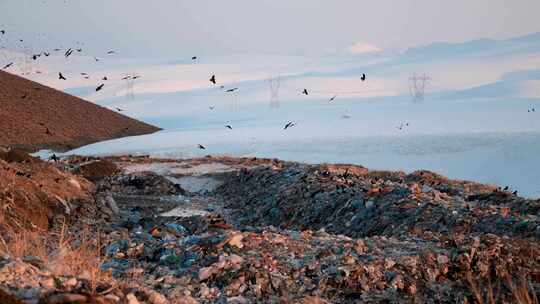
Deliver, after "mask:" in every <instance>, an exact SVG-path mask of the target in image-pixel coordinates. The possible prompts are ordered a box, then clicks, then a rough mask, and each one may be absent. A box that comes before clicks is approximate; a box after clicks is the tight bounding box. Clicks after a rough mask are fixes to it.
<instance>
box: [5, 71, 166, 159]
mask: <svg viewBox="0 0 540 304" xmlns="http://www.w3.org/2000/svg"><path fill="white" fill-rule="evenodd" d="M0 130H1V131H0V146H11V147H19V148H23V149H25V150H29V151H36V150H39V149H53V150H57V151H66V150H70V149H74V148H77V147H80V146H84V145H87V144H91V143H94V142H98V141H103V140H108V139H113V138H120V137H125V136H134V135H142V134H149V133H153V132H157V131H159V130H160V129H159V128H157V127H154V126H151V125H149V124H146V123H144V122H140V121H138V120H135V119H132V118H129V117H126V116H124V115H121V114H119V113H116V112H114V111H111V110H109V109H106V108H103V107H100V106H98V105H96V104H93V103H91V102H88V101H85V100H83V99H80V98H77V97H74V96H71V95H69V94H66V93H63V92H60V91H57V90H55V89H52V88H49V87H46V86H44V85H41V84H39V83H36V82H33V81H30V80H27V79H24V78H21V77H19V76H15V75H12V74H9V73H6V72H3V71H0Z"/></svg>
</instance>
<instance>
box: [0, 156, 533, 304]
mask: <svg viewBox="0 0 540 304" xmlns="http://www.w3.org/2000/svg"><path fill="white" fill-rule="evenodd" d="M88 161H91V162H94V161H99V160H96V159H92V160H89V159H84V158H76V157H74V158H70V159H67V160H65V163H64V165H65V164H69V166H70V167H71V168H77V167H78V166H79V164H81V163H88ZM106 161H108V162H111V163H114V164H115V165H116V166H118V168H119V169H120V170H123V171H122V172H123V173H115V174H109V176H106V177H104V178H101V179H100V180H99V181H98V182H96V185H95V189H96V190H95V191H96V193H95V194H94V197H95V201H96V207H95V208H94V209H95V210H94V211H93V212H94V213H93V217H92V219H91V220H90V219H87V218H86V219H84V218H83V219H81V221H85V223H87V224H88V223H91V225H93V226H94V227H99V231H100V233H101V234H100V235H101V237H100V241H101V242H102V246H101V247H100V248H101V250H98V251H99V253H100V259H101V261H100V263H99V269H100V271H101V272H102V273H103V274H105V277H107V278H108V279H107V280H102V281H100V282H99V284H97V285H98V286H90V285H96V284H91V282H92V280H91V277H90V276H88V275H87V274H86V275H85V274H84V273H83V274H79V275H76V276H62V275H58V274H56V273H54V271H50V270H49V269H48V268H49V267H48V266H47V263H45V262H44V261H43V262H40V261H39V260H38V259H35V258H31V257H27V258H26V259H24V258H23V259H21V258H14V257H10V256H3V257H1V258H0V300H1V299H2V292H1V290H4V291H6V292H8V293H10V294H12V295H15V296H17V297H18V298H19V299H22V300H24V303H38V302H39V301H41V302H39V303H69V302H70V301H71V302H77V301H78V302H79V303H130V304H133V303H134V304H136V303H152V304H164V303H190V304H191V303H483V302H488V301H486V299H488V298H489V295H490V293H493V294H495V295H496V297H497V299H498V301H499V302H501V303H534V302H533V300H534V297H538V295H539V293H540V267H539V266H540V243H539V241H538V239H539V238H540V228H538V227H539V225H538V216H539V210H540V209H539V204H540V203H539V201H538V200H526V199H523V198H520V197H518V196H516V195H513V194H511V193H507V192H505V191H502V190H500V189H497V188H496V187H494V186H489V185H481V184H477V183H473V182H467V181H453V180H449V179H446V178H444V177H442V176H439V175H437V174H434V173H431V172H426V171H420V172H414V173H412V174H405V173H402V172H380V171H369V170H368V169H366V168H363V167H360V166H349V165H306V164H299V163H292V162H282V161H279V160H275V159H256V158H249V159H237V158H230V157H220V158H216V157H206V158H200V159H190V160H159V159H150V158H148V157H140V156H138V157H130V156H123V157H110V158H107V159H106ZM58 166H60V164H59V165H58ZM107 167H110V166H107ZM126 168H131V170H126ZM134 168H135V169H134ZM149 168H150V169H151V170H149ZM209 168H216V171H215V172H213V171H212V170H210V169H209ZM189 177H194V178H204V179H208V180H213V181H214V182H215V185H216V186H215V187H214V188H212V189H210V190H208V189H204V188H193V189H191V190H190V189H185V188H183V187H182V184H181V183H180V182H179V179H181V178H189ZM175 181H176V182H175ZM199 186H201V187H202V186H204V185H199ZM199 190H204V191H199ZM173 211H174V212H173ZM23 281H24V283H23ZM526 297H529V299H530V300H531V301H529V302H527V301H526V300H524V299H526Z"/></svg>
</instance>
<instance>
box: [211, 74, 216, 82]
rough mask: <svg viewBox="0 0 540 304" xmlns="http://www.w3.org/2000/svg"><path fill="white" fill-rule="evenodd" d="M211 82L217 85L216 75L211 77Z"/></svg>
mask: <svg viewBox="0 0 540 304" xmlns="http://www.w3.org/2000/svg"><path fill="white" fill-rule="evenodd" d="M210 82H211V83H213V84H216V75H212V77H210Z"/></svg>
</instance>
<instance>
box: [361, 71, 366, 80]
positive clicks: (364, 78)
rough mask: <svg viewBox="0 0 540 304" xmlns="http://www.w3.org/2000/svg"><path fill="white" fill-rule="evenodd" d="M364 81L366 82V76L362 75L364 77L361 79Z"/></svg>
mask: <svg viewBox="0 0 540 304" xmlns="http://www.w3.org/2000/svg"><path fill="white" fill-rule="evenodd" d="M360 79H361V80H362V81H366V74H364V73H362V77H360Z"/></svg>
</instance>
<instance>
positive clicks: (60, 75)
mask: <svg viewBox="0 0 540 304" xmlns="http://www.w3.org/2000/svg"><path fill="white" fill-rule="evenodd" d="M58 79H61V80H66V77H64V75H62V73H58Z"/></svg>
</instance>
